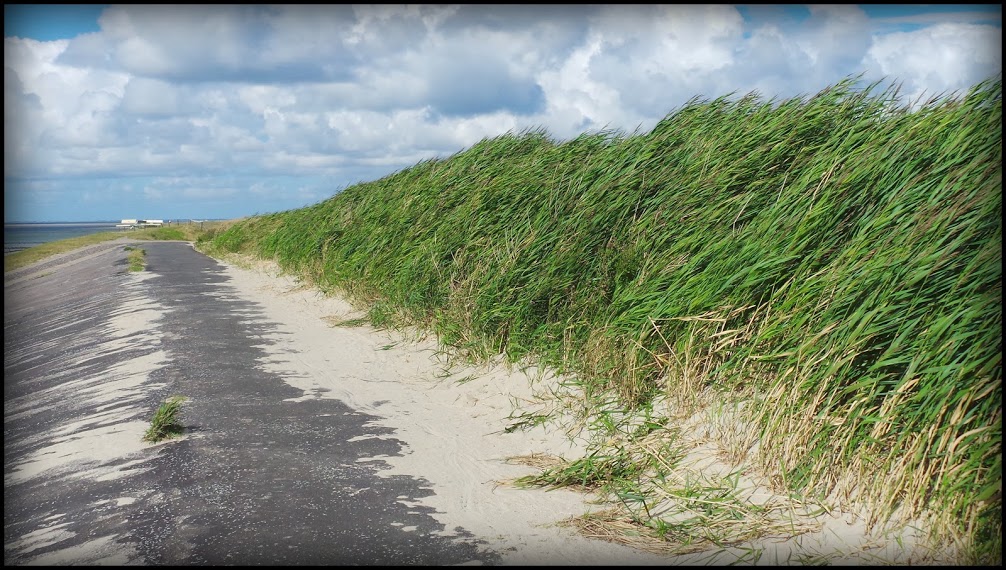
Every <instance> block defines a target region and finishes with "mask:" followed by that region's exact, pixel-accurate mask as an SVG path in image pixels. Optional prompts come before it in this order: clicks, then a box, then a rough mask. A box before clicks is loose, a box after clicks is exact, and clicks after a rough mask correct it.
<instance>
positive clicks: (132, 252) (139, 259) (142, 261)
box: [123, 245, 147, 271]
mask: <svg viewBox="0 0 1006 570" xmlns="http://www.w3.org/2000/svg"><path fill="white" fill-rule="evenodd" d="M123 249H124V250H125V251H128V252H129V255H128V256H127V257H126V261H127V263H128V264H129V270H130V271H143V268H144V267H145V266H146V264H147V250H145V249H140V248H136V247H133V246H131V245H127V246H126V247H124V248H123Z"/></svg>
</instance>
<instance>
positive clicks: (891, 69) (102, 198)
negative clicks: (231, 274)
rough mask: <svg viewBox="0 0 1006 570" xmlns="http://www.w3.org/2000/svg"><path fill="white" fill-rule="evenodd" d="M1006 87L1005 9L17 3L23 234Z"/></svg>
mask: <svg viewBox="0 0 1006 570" xmlns="http://www.w3.org/2000/svg"><path fill="white" fill-rule="evenodd" d="M1001 74H1002V7H1001V5H963V4H962V5H935V4H927V5H866V4H864V5H854V4H844V5H829V6H817V5H791V4H786V5H729V4H709V5H701V4H696V5H687V4H686V5H659V4H648V5H636V6H622V5H599V4H586V5H496V6H491V5H481V4H474V5H458V6H451V5H409V6H404V5H402V6H395V5H363V6H351V5H303V6H296V5H278V6H269V5H261V4H248V5H241V4H229V5H174V6H170V5H167V6H147V5H110V6H105V5H93V6H92V5H69V4H67V5H7V4H5V5H4V222H5V223H13V222H45V221H70V222H72V221H98V220H101V221H104V220H120V219H124V218H139V219H148V218H150V219H165V220H184V219H233V218H239V217H244V216H250V215H255V214H264V213H269V212H277V211H284V210H290V209H294V208H300V207H303V206H308V205H311V204H315V203H318V202H320V201H322V200H325V199H327V198H329V197H331V196H333V195H335V194H336V193H338V192H339V191H341V190H342V189H344V188H346V187H349V186H352V185H354V184H357V183H360V182H366V181H371V180H377V179H380V178H382V177H384V176H387V175H389V174H392V173H394V172H397V171H399V170H403V169H405V168H408V167H410V166H413V165H415V164H417V163H418V162H420V161H422V160H426V159H430V158H436V157H439V158H446V157H449V156H451V155H453V154H455V153H457V152H459V151H461V150H464V149H466V148H468V147H470V146H471V145H473V144H475V143H477V142H479V141H480V140H482V139H484V138H492V137H496V136H499V135H502V134H505V133H507V132H520V131H522V130H525V129H537V128H544V129H545V130H546V131H547V132H548V133H549V134H550V135H551V136H552V137H553V138H556V139H558V140H567V139H571V138H574V137H575V136H577V135H579V134H582V133H587V132H596V131H599V130H603V129H607V130H616V131H622V132H625V133H632V132H636V131H638V132H647V131H648V130H649V129H651V128H653V127H654V126H655V125H656V124H657V122H658V121H660V120H661V119H662V118H664V117H666V116H667V115H669V114H671V113H673V112H674V111H675V110H676V109H679V108H680V107H681V106H683V105H684V104H685V103H687V102H688V101H689V100H690V99H693V98H695V97H700V98H705V99H714V98H716V97H719V96H722V95H727V94H730V93H735V94H737V96H740V95H743V94H747V93H751V92H757V93H758V94H760V95H761V96H762V97H764V98H765V99H766V100H767V99H782V98H790V97H805V96H811V95H813V94H815V93H817V92H819V91H821V90H822V89H824V88H826V87H828V86H830V85H834V84H835V83H837V82H839V81H841V80H842V79H845V78H849V77H861V81H863V82H864V83H866V82H873V81H887V82H897V83H899V84H900V85H901V91H900V92H901V93H902V96H903V97H904V99H905V104H906V105H908V104H910V103H911V101H912V100H916V99H919V98H920V97H923V98H929V97H932V96H956V95H961V94H963V93H966V92H967V90H968V88H970V87H972V86H974V85H975V84H977V83H978V82H980V81H982V80H985V79H988V78H991V77H998V76H1001Z"/></svg>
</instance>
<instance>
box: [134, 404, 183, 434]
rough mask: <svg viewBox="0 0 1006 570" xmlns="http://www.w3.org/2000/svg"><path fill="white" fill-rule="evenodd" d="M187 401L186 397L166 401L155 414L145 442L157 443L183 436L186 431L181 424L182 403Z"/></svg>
mask: <svg viewBox="0 0 1006 570" xmlns="http://www.w3.org/2000/svg"><path fill="white" fill-rule="evenodd" d="M186 400H188V398H186V397H184V396H172V397H170V398H168V399H167V400H165V401H164V403H162V404H161V406H160V407H159V408H157V411H156V412H154V417H153V418H151V420H150V427H149V428H147V432H146V433H145V434H144V435H143V441H146V442H149V443H157V442H159V441H163V440H165V439H171V438H173V437H178V436H179V435H181V434H182V431H183V430H184V428H183V427H182V424H181V411H182V403H184V402H185V401H186Z"/></svg>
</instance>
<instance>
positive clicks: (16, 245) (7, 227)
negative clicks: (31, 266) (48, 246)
mask: <svg viewBox="0 0 1006 570" xmlns="http://www.w3.org/2000/svg"><path fill="white" fill-rule="evenodd" d="M118 223H119V220H115V221H103V222H72V223H71V222H46V223H15V224H4V225H3V254H4V255H7V254H8V253H14V252H15V251H21V250H22V249H28V248H29V247H32V246H36V245H40V244H43V243H48V242H50V241H58V240H61V239H68V238H74V237H80V236H86V235H88V234H95V233H99V232H108V231H115V229H116V228H115V224H118Z"/></svg>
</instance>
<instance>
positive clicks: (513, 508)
mask: <svg viewBox="0 0 1006 570" xmlns="http://www.w3.org/2000/svg"><path fill="white" fill-rule="evenodd" d="M227 273H228V275H229V276H230V277H231V281H230V285H231V286H232V287H234V288H235V289H236V290H237V291H238V292H239V294H240V295H241V296H242V297H244V298H246V299H251V300H254V301H255V302H256V303H257V304H259V305H260V306H261V307H262V308H263V311H264V314H265V316H267V317H268V318H269V319H270V320H271V321H274V322H275V323H278V324H279V330H280V331H281V332H280V333H278V334H276V335H274V336H272V337H270V340H272V341H273V342H274V344H271V345H270V346H269V347H268V349H267V350H268V352H270V353H272V355H273V356H272V358H271V359H270V360H269V361H268V362H266V363H264V364H265V365H266V367H267V368H268V369H269V370H271V371H273V372H277V373H280V374H282V375H283V376H284V377H285V378H286V379H287V380H286V381H287V382H288V383H289V384H290V385H292V386H294V387H297V388H299V389H301V390H303V391H304V396H303V397H302V399H310V398H337V399H340V400H342V401H344V402H345V403H347V404H348V405H349V406H350V407H352V408H354V409H356V410H360V411H362V412H365V413H368V414H374V415H377V416H379V417H381V418H383V420H382V422H381V424H382V425H383V426H385V427H389V428H392V429H394V430H395V433H394V438H395V439H398V440H400V441H403V442H405V443H406V444H407V446H408V451H407V453H406V454H405V455H404V456H402V457H389V456H381V457H380V459H382V460H383V461H384V462H386V463H387V464H390V465H391V466H392V468H391V469H390V470H389V471H387V472H386V473H385V474H384V475H386V476H389V477H390V476H394V475H409V476H413V477H422V478H425V479H426V480H428V481H430V482H431V483H432V484H433V491H434V494H432V495H430V496H429V497H427V498H425V499H423V500H422V502H423V504H424V505H426V506H430V507H433V508H435V509H436V514H435V515H434V516H435V517H436V518H437V519H438V521H439V522H441V523H442V524H444V526H445V528H447V529H454V528H457V527H461V528H463V529H465V530H466V531H468V532H471V533H473V534H474V535H476V536H477V537H479V538H481V539H484V540H488V541H489V544H487V545H486V547H487V548H490V549H492V550H497V551H499V552H501V553H503V559H502V560H501V563H502V564H541V563H548V564H588V565H589V564H637V565H638V564H666V563H667V558H666V557H661V556H656V555H653V554H649V553H646V552H642V551H639V550H636V549H631V548H628V547H625V546H622V545H617V544H613V543H608V542H604V541H598V540H590V539H587V538H584V537H582V536H580V535H579V534H577V533H576V532H575V531H574V530H572V529H570V528H565V527H557V526H555V524H554V523H556V522H557V521H559V520H561V519H563V518H565V517H569V516H575V515H581V514H583V513H584V512H586V511H587V510H590V509H591V508H592V507H593V505H591V504H590V503H588V502H587V500H586V498H585V497H584V496H583V495H581V494H579V493H575V492H571V491H564V490H556V491H542V490H519V489H514V488H512V487H507V486H500V485H499V484H498V483H499V482H500V481H504V480H508V479H512V478H514V477H518V476H521V475H527V474H531V473H533V472H534V471H533V470H532V469H531V468H529V467H526V466H520V465H511V464H507V463H506V459H507V458H508V457H511V456H517V455H526V454H531V453H550V454H553V455H561V456H566V457H568V458H571V459H572V458H577V457H580V456H581V454H582V451H583V442H582V441H571V440H570V438H568V437H567V436H566V435H565V434H563V433H561V432H559V431H558V430H555V429H551V430H548V429H546V428H544V427H541V426H539V427H536V428H533V429H530V430H526V431H523V430H514V431H512V432H511V433H505V431H504V430H505V428H506V427H507V426H508V425H510V424H511V423H513V421H514V420H510V419H508V416H509V415H510V414H511V412H512V411H513V409H514V408H513V404H514V402H515V401H523V402H524V403H525V404H526V403H528V402H530V401H531V400H532V399H533V398H534V394H535V391H536V386H535V385H533V382H532V380H533V371H527V373H524V372H520V371H513V372H508V371H507V370H506V369H505V368H503V367H479V368H475V367H467V366H454V367H452V368H451V369H450V370H449V371H445V366H444V364H443V362H442V361H441V359H439V358H438V357H437V355H436V344H435V343H434V342H433V341H432V340H430V339H427V340H418V341H417V340H415V338H412V339H408V338H405V337H404V336H403V335H401V334H397V333H391V332H386V331H378V330H374V329H373V328H371V327H370V326H366V325H364V326H357V327H345V326H332V325H331V324H330V321H331V320H344V319H350V318H353V317H359V316H360V315H359V314H358V313H356V312H354V311H353V309H352V307H351V306H350V305H349V304H348V303H346V302H345V301H343V300H340V299H338V298H334V297H325V296H323V295H321V294H320V293H318V292H317V291H315V290H311V289H308V288H304V287H302V286H301V285H300V284H299V283H298V282H297V281H296V280H294V279H292V278H290V277H287V276H280V275H279V274H278V273H277V272H276V271H275V270H273V271H271V272H270V271H266V270H264V269H260V270H249V269H243V268H240V267H237V266H235V265H229V266H228V268H227ZM445 372H447V373H449V374H450V376H448V377H444V376H445ZM468 378H470V379H468ZM463 379H468V380H466V381H463V382H459V380H463ZM595 508H596V507H595ZM451 534H452V533H451Z"/></svg>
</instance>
